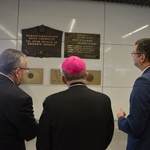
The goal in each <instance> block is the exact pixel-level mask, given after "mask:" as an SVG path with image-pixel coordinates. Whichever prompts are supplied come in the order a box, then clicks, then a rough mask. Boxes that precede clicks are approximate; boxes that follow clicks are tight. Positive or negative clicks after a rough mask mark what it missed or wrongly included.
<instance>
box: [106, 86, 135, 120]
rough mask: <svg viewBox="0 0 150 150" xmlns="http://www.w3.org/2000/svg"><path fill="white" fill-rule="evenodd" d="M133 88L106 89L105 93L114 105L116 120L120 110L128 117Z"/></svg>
mask: <svg viewBox="0 0 150 150" xmlns="http://www.w3.org/2000/svg"><path fill="white" fill-rule="evenodd" d="M131 90H132V88H104V89H103V92H104V93H106V94H107V95H108V96H109V97H110V99H111V104H112V110H113V115H114V119H115V120H116V119H117V113H118V112H119V110H120V108H123V110H124V111H125V112H126V114H127V115H128V113H129V98H130V93H131Z"/></svg>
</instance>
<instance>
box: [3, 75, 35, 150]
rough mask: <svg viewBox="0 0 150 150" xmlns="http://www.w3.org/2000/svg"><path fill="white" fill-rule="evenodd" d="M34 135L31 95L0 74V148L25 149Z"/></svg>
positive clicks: (7, 149) (8, 149)
mask: <svg viewBox="0 0 150 150" xmlns="http://www.w3.org/2000/svg"><path fill="white" fill-rule="evenodd" d="M36 135H37V122H36V120H35V118H34V115H33V107H32V99H31V97H30V96H29V95H28V94H27V93H25V92H24V91H23V90H21V89H20V88H19V87H18V86H16V85H15V84H14V83H13V82H12V81H11V80H10V79H9V78H7V77H6V76H4V75H2V74H0V150H25V143H24V140H27V141H29V140H31V139H33V138H34V137H35V136H36Z"/></svg>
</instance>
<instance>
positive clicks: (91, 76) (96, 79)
mask: <svg viewBox="0 0 150 150" xmlns="http://www.w3.org/2000/svg"><path fill="white" fill-rule="evenodd" d="M87 72H88V78H87V80H86V82H85V83H86V84H90V85H100V84H101V71H99V70H87Z"/></svg>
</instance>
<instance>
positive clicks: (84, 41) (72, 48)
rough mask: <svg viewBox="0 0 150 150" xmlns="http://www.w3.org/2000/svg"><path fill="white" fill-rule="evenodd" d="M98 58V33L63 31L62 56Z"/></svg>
mask: <svg viewBox="0 0 150 150" xmlns="http://www.w3.org/2000/svg"><path fill="white" fill-rule="evenodd" d="M72 55H75V56H79V57H81V58H87V59H88V58H89V59H100V34H86V33H67V32H66V33H65V44H64V57H69V56H72Z"/></svg>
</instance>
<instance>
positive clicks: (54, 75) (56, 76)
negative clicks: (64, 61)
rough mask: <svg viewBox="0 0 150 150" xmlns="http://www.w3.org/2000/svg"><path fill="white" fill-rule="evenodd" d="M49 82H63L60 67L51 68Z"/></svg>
mask: <svg viewBox="0 0 150 150" xmlns="http://www.w3.org/2000/svg"><path fill="white" fill-rule="evenodd" d="M50 75H51V76H50V84H63V82H62V79H61V73H60V69H51V71H50Z"/></svg>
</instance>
